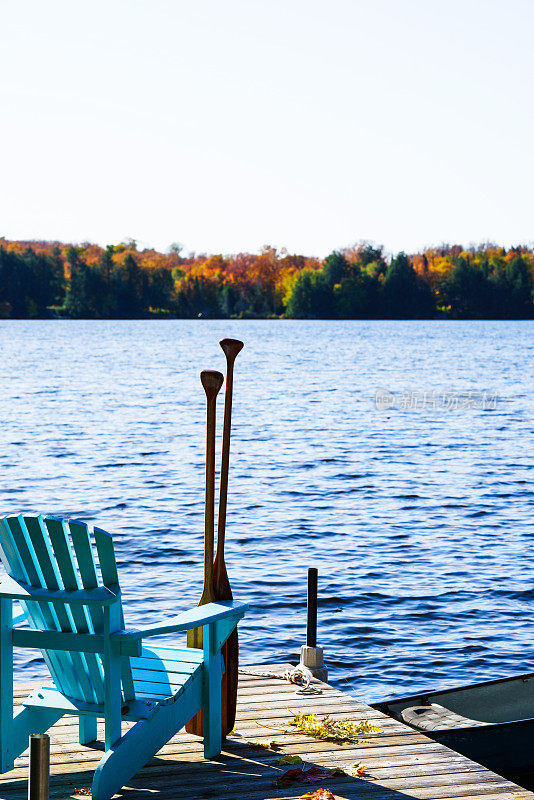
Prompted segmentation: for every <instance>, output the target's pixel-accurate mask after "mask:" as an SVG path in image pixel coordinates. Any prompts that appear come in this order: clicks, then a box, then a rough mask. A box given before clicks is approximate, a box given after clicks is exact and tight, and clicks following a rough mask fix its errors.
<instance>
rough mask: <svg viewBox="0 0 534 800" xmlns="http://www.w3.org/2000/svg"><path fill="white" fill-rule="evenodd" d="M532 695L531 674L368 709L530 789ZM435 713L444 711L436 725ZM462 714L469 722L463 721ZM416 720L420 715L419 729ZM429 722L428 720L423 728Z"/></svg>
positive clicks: (533, 768)
mask: <svg viewBox="0 0 534 800" xmlns="http://www.w3.org/2000/svg"><path fill="white" fill-rule="evenodd" d="M533 690H534V673H527V674H524V675H517V676H514V677H512V678H504V679H500V680H497V681H485V682H484V683H479V684H475V685H471V686H462V687H458V688H456V689H448V690H446V691H442V692H426V693H425V694H418V695H412V696H410V697H404V698H392V699H391V700H385V701H383V702H380V703H373V708H376V709H377V710H379V711H381V712H382V713H384V714H388V715H389V716H391V717H393V718H394V719H397V720H399V721H400V722H404V723H405V724H407V725H409V726H410V727H411V728H413V729H414V730H418V731H420V732H421V733H423V734H424V735H425V736H428V737H430V738H431V739H434V740H435V741H436V742H440V743H441V744H444V745H445V746H446V747H449V748H450V749H451V750H455V751H456V752H457V753H461V754H462V755H464V756H466V757H467V758H469V759H471V760H472V761H476V762H477V763H479V764H482V765H483V766H485V767H487V768H488V769H491V770H493V771H494V772H497V773H499V774H500V775H503V776H504V777H506V778H508V779H509V780H513V781H514V782H516V783H519V784H520V785H522V786H526V787H527V788H533V787H534V691H533ZM425 709H428V710H430V709H432V712H433V713H432V714H425ZM434 709H436V710H437V714H434ZM439 709H442V711H443V715H442V722H441V723H440V719H439ZM462 711H463V713H464V714H469V717H467V716H466V717H462V716H461V712H462ZM417 714H420V715H421V717H420V718H421V723H420V724H417ZM428 717H433V719H432V722H431V723H429V722H426V726H425V721H426V719H427V718H428ZM450 720H452V722H451V721H450ZM433 726H434V729H432V727H433Z"/></svg>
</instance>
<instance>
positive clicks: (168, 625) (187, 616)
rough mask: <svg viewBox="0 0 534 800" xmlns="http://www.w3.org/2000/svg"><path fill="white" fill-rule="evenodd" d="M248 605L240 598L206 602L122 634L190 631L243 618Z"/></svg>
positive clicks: (130, 636) (133, 636)
mask: <svg viewBox="0 0 534 800" xmlns="http://www.w3.org/2000/svg"><path fill="white" fill-rule="evenodd" d="M247 608H248V605H247V604H246V603H240V602H239V600H220V601H217V602H216V603H206V605H204V606H198V607H197V608H192V609H190V610H189V611H184V612H183V613H182V614H178V616H176V617H170V619H169V620H168V621H166V622H158V623H157V624H156V625H153V626H151V627H150V628H140V629H136V630H130V631H126V632H123V633H122V634H121V635H122V636H123V637H125V638H128V639H144V638H145V637H148V636H162V635H163V634H165V633H178V632H179V631H189V630H191V629H192V628H200V627H202V626H203V625H209V624H210V623H211V622H218V621H219V620H222V619H231V618H232V617H237V618H238V619H241V617H243V616H244V615H245V611H246V610H247Z"/></svg>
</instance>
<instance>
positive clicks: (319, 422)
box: [0, 320, 534, 701]
mask: <svg viewBox="0 0 534 800" xmlns="http://www.w3.org/2000/svg"><path fill="white" fill-rule="evenodd" d="M533 333H534V325H533V324H532V323H528V322H479V321H466V322H450V321H428V322H427V321H424V322H420V321H413V322H412V321H407V322H392V321H371V322H364V321H348V322H328V321H313V322H308V321H289V320H288V321H284V320H281V321H185V320H176V321H156V320H152V321H132V322H130V321H125V322H114V321H111V322H108V321H106V322H92V321H91V322H86V321H35V322H26V321H2V322H1V323H0V349H1V363H2V367H3V380H2V392H1V395H0V417H1V425H0V439H1V446H0V474H1V476H2V482H1V485H0V493H1V505H0V509H1V510H2V512H3V513H12V512H19V511H24V512H41V513H50V514H59V515H63V516H66V517H71V518H81V519H84V520H86V521H88V522H90V523H92V524H98V525H99V526H100V527H103V528H105V529H106V530H108V531H110V532H111V533H112V534H113V535H114V538H115V542H116V549H117V552H118V558H119V561H120V574H121V578H122V588H123V593H124V596H125V603H126V614H127V621H128V622H129V623H131V624H132V625H133V626H135V625H136V624H141V623H148V622H152V621H156V620H158V619H160V618H161V616H162V614H167V613H176V612H178V611H180V610H183V609H185V608H187V607H189V606H191V605H196V603H197V602H198V598H199V597H200V593H201V582H202V559H203V502H204V498H203V491H204V441H205V439H204V437H205V433H204V423H205V405H204V393H203V390H202V387H201V385H200V382H199V378H198V374H199V372H200V370H201V369H205V368H208V369H209V368H211V369H219V370H221V371H224V356H223V354H222V351H221V350H220V348H219V346H218V340H219V339H220V338H222V337H223V336H232V337H235V338H240V339H243V341H244V342H245V349H244V350H243V352H242V353H241V354H240V355H239V357H238V359H237V362H236V377H235V399H234V428H233V439H232V455H231V473H230V487H229V492H230V494H229V510H228V526H227V546H226V552H227V563H228V570H229V573H230V578H231V583H232V587H233V590H234V595H235V596H236V597H238V598H242V599H245V600H247V601H248V602H250V604H251V611H250V612H249V613H248V615H247V617H246V618H245V620H244V621H243V623H242V625H241V627H240V644H241V661H242V663H243V664H247V663H248V664H252V663H258V662H263V663H268V662H273V661H297V660H298V655H299V649H300V645H301V644H303V643H304V640H305V622H306V612H305V603H306V571H307V567H309V566H316V567H318V569H319V591H320V599H319V637H318V638H319V643H320V644H322V645H323V647H324V650H325V660H326V662H327V665H328V668H329V673H330V675H329V677H330V680H331V682H333V683H334V684H336V685H337V686H339V687H340V688H345V689H349V690H351V691H352V692H354V693H355V694H356V695H357V696H359V697H360V698H362V699H364V700H367V701H372V700H376V699H380V698H383V697H387V696H392V695H395V694H397V695H398V694H406V693H408V692H413V691H417V690H422V689H426V688H438V687H447V686H454V685H461V684H464V683H469V682H475V681H481V680H485V679H489V678H496V677H500V676H504V675H510V674H514V673H518V672H522V671H528V670H533V671H534V527H533V526H532V522H531V517H532V508H533V495H532V492H531V490H532V477H533V471H532V465H533V462H532V452H533V443H532V411H533V402H532V362H533V358H532V356H533V350H534V345H533ZM377 390H383V391H387V392H391V393H392V394H391V395H386V397H387V398H389V400H388V402H389V403H390V404H391V403H392V404H393V406H392V407H391V408H387V407H386V408H381V409H377V407H376V403H375V394H376V392H377ZM484 391H487V392H489V394H488V395H487V396H486V399H485V400H484V403H485V405H486V407H480V406H481V405H482V404H483V403H482V401H481V397H482V395H479V394H478V393H482V392H484ZM461 392H464V393H468V392H472V394H471V395H469V394H460V393H461ZM424 393H426V394H424ZM442 393H445V395H442ZM495 395H496V396H497V399H496V400H495ZM222 397H223V396H222V393H221V396H220V404H219V412H222V402H223V401H222ZM492 398H493V400H492ZM486 400H488V402H486ZM387 405H388V403H387V402H386V406H387ZM456 406H457V407H456ZM221 420H222V413H220V414H219V422H221ZM219 433H220V429H219ZM219 444H220V439H219ZM219 456H220V448H219V452H218V458H219ZM17 669H18V677H19V679H31V678H34V677H36V676H41V675H44V674H46V668H45V666H44V662H43V661H42V660H40V658H39V654H38V653H34V652H33V651H32V652H31V653H30V656H29V657H28V653H24V652H23V651H19V652H18V654H17Z"/></svg>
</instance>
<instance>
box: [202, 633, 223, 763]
mask: <svg viewBox="0 0 534 800" xmlns="http://www.w3.org/2000/svg"><path fill="white" fill-rule="evenodd" d="M203 628H204V630H203V645H204V665H205V669H206V674H205V686H204V758H215V756H218V755H219V753H220V752H221V748H222V736H221V680H222V673H223V664H222V655H221V652H220V650H219V651H217V650H216V642H215V626H213V625H204V626H203Z"/></svg>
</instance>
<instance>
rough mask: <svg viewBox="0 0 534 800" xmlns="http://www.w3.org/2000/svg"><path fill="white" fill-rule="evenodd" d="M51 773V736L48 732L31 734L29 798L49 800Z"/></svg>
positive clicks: (32, 799)
mask: <svg viewBox="0 0 534 800" xmlns="http://www.w3.org/2000/svg"><path fill="white" fill-rule="evenodd" d="M49 775H50V737H49V736H48V734H47V733H35V734H32V735H31V736H30V774H29V779H28V800H48V798H49V792H48V780H49Z"/></svg>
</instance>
